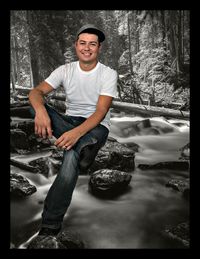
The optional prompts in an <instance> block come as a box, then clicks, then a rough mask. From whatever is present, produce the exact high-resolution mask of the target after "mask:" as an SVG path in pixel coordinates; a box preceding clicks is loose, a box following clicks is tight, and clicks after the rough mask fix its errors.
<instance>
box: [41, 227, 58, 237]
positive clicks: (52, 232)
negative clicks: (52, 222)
mask: <svg viewBox="0 0 200 259" xmlns="http://www.w3.org/2000/svg"><path fill="white" fill-rule="evenodd" d="M60 230H61V228H56V229H53V228H45V227H42V228H41V229H40V231H39V233H38V236H57V235H58V233H59V232H60Z"/></svg>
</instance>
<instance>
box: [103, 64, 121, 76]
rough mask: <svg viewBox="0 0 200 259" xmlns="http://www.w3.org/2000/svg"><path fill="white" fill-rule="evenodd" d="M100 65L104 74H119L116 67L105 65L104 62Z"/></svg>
mask: <svg viewBox="0 0 200 259" xmlns="http://www.w3.org/2000/svg"><path fill="white" fill-rule="evenodd" d="M99 65H100V68H101V71H102V72H103V74H104V75H113V76H117V71H116V70H115V69H113V68H111V67H110V66H107V65H104V64H102V63H100V64H99Z"/></svg>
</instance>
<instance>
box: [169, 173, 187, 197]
mask: <svg viewBox="0 0 200 259" xmlns="http://www.w3.org/2000/svg"><path fill="white" fill-rule="evenodd" d="M166 187H172V188H173V189H174V190H176V191H179V192H182V193H183V197H184V198H186V199H189V196H190V180H189V178H187V179H182V180H180V179H171V180H170V181H169V182H168V183H166Z"/></svg>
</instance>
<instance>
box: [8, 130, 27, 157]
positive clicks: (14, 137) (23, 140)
mask: <svg viewBox="0 0 200 259" xmlns="http://www.w3.org/2000/svg"><path fill="white" fill-rule="evenodd" d="M10 147H11V152H15V151H17V149H29V143H28V140H27V134H26V133H25V132H24V131H22V130H20V129H11V130H10Z"/></svg>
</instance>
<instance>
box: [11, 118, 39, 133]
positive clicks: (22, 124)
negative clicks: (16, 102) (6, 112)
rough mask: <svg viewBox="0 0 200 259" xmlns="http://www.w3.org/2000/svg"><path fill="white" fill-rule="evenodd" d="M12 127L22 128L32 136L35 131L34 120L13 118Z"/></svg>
mask: <svg viewBox="0 0 200 259" xmlns="http://www.w3.org/2000/svg"><path fill="white" fill-rule="evenodd" d="M10 128H11V129H20V130H21V131H23V132H25V133H26V134H27V136H30V135H31V134H33V133H34V120H33V119H28V120H23V121H21V120H16V119H12V120H11V124H10Z"/></svg>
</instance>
